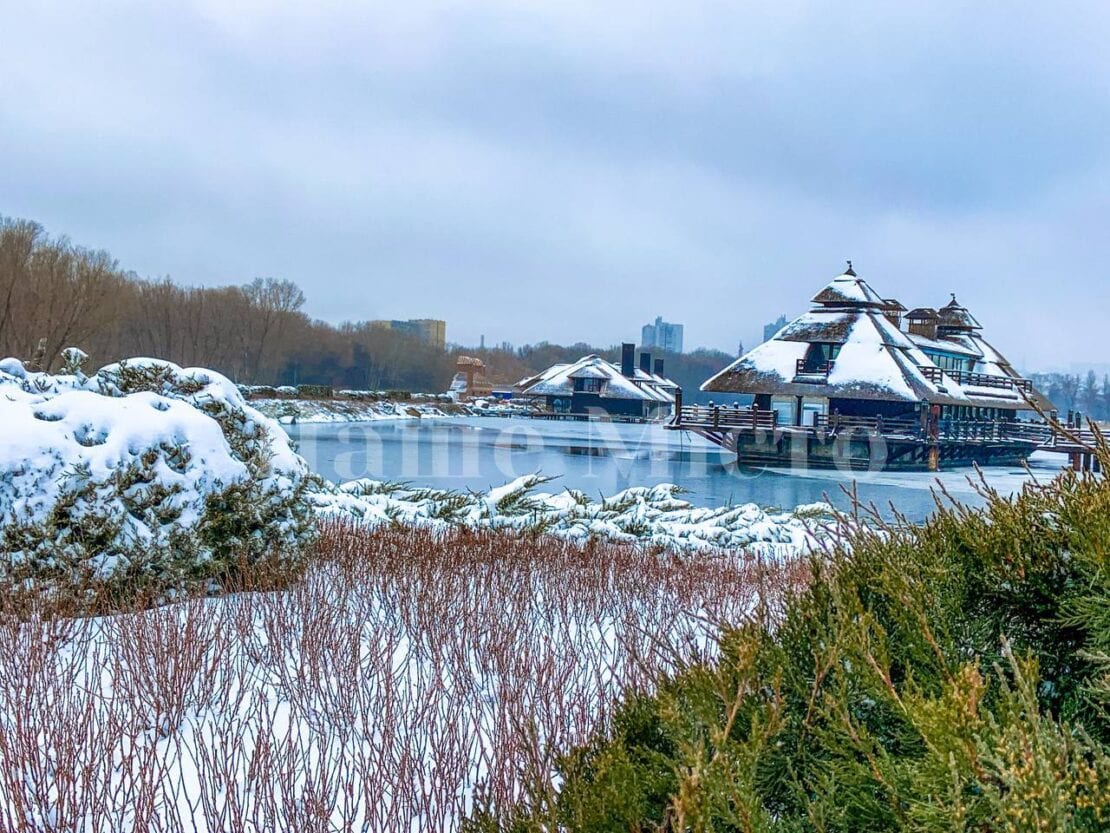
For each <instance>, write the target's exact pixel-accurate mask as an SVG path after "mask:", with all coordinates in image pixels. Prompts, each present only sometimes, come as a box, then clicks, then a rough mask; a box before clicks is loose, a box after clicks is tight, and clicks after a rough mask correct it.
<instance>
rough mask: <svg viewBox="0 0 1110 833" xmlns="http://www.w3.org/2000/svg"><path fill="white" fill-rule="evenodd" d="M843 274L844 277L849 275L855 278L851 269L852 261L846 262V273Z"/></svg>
mask: <svg viewBox="0 0 1110 833" xmlns="http://www.w3.org/2000/svg"><path fill="white" fill-rule="evenodd" d="M844 274H845V275H851V276H852V277H853V278H854V277H855V276H856V273H855V270H854V269H852V261H850V260H849V261H848V271H847V272H845V273H844Z"/></svg>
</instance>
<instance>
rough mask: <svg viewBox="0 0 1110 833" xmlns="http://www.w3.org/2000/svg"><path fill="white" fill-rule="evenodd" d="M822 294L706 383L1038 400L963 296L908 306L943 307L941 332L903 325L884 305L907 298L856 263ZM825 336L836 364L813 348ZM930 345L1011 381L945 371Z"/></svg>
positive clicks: (931, 398) (920, 397)
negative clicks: (885, 289)
mask: <svg viewBox="0 0 1110 833" xmlns="http://www.w3.org/2000/svg"><path fill="white" fill-rule="evenodd" d="M813 302H814V307H813V308H812V309H811V310H809V311H808V312H806V313H803V314H802V315H800V316H799V317H798V318H796V319H795V320H794V321H792V322H790V323H789V324H787V325H786V326H785V327H783V328H782V329H781V330H780V331H779V332H778V333H776V334H775V336H774V338H772V339H771V340H770V341H767V342H764V343H763V344H761V345H759V346H758V347H756V348H755V349H754V350H751V351H750V352H748V353H746V354H745V355H744V356H741V357H740V358H739V359H737V360H736V361H735V362H733V363H732V364H731V365H729V366H728V367H726V368H725V369H724V370H722V371H721V372H720V373H718V374H717V375H716V376H714V377H712V378H711V379H709V380H708V381H707V382H705V384H703V385H702V390H705V391H719V392H725V393H748V394H758V393H770V394H779V395H787V396H820V397H830V398H832V397H835V398H844V399H872V400H885V401H895V402H897V401H901V402H907V403H908V402H915V403H916V402H921V401H928V402H930V403H934V404H948V405H972V406H977V407H999V406H1001V407H1012V408H1026V407H1028V404H1027V403H1026V401H1025V397H1024V396H1023V394H1022V392H1021V391H1020V390H1019V386H1018V385H1016V384H1009V380H1010V379H1015V380H1016V379H1018V378H1019V377H1018V374H1017V373H1016V372H1015V371H1014V370H1013V368H1012V367H1011V366H1010V364H1009V362H1007V361H1006V360H1005V358H1004V357H1002V355H1001V354H999V353H998V351H997V350H995V349H994V348H993V347H991V346H990V345H989V344H988V343H987V342H986V341H984V340H983V339H982V337H981V336H980V335H979V333H978V330H979V329H980V327H979V322H978V321H976V320H975V318H974V316H972V315H971V313H969V312H968V311H967V309H966V308H964V307H962V306H961V305H960V304H959V303H958V302H957V301H956V300H955V297H953V299H952V301H951V303H949V305H948V306H946V307H944V308H943V309H942V310H941V311H940V312H939V313H937V312H934V311H933V310H931V309H928V308H918V309H915V310H913V312H911V313H909V315H907V318H919V319H924V318H933V317H934V316H935V318H936V320H937V323H938V324H939V325H940V327H941V333H942V334H941V335H940V336H938V337H936V338H927V337H925V336H921V335H917V334H910V333H906V332H903V331H902V330H901V329H899V327H898V326H897V325H896V324H895V323H893V322H892V321H891V320H890V319H889V318H887V317H886V315H885V314H884V312H889V311H892V310H894V311H900V310H904V309H905V307H903V306H902V305H901V304H900V303H899V302H897V301H895V300H893V299H885V300H884V299H883V298H882V296H881V295H879V294H878V293H877V292H875V290H874V289H872V288H871V287H870V286H869V285H868V284H867V282H866V281H864V280H863V279H862V278H860V277H858V276H857V275H856V274H855V273H854V272H853V271H852V270H851V269H849V270H848V271H847V272H845V273H844V274H843V275H839V276H838V277H836V278H834V279H833V281H832V282H831V283H829V284H828V286H826V287H825V288H824V289H822V290H821V291H820V292H819V293H817V295H815V296H814V298H813ZM815 344H816V345H827V347H826V348H822V349H824V350H827V351H828V352H829V354H832V353H835V358H834V359H833V361H832V362H831V363H830V364H829V365H828V366H826V365H825V362H823V361H821V360H820V359H819V358H817V359H815V356H814V353H813V352H812V351H811V345H815ZM813 349H814V350H815V349H817V348H813ZM930 353H933V354H936V353H950V354H953V355H955V356H962V357H964V358H965V359H966V360H968V361H969V362H970V363H971V365H972V368H973V370H972V374H983V375H987V376H992V377H998V379H999V380H1001V381H1000V382H999V381H997V380H996V379H988V380H985V381H984V380H982V379H981V378H979V376H977V375H969V374H962V375H961V374H957V373H955V372H954V371H945V370H943V369H942V368H941V366H940V365H938V364H937V363H936V362H934V360H933V358H932V357H931V356H930V355H929V354H930ZM972 382H975V383H974V384H973V383H972ZM992 383H993V384H992ZM1027 394H1028V395H1030V397H1031V398H1032V399H1033V400H1034V401H1036V402H1038V404H1039V405H1041V406H1042V407H1044V406H1046V405H1048V402H1047V400H1046V399H1044V397H1043V396H1041V395H1040V394H1039V393H1037V392H1036V391H1027ZM1049 407H1050V406H1049Z"/></svg>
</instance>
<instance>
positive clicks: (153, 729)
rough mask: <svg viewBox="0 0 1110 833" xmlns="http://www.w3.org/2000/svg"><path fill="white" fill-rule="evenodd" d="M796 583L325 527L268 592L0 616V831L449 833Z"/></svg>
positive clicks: (715, 567)
mask: <svg viewBox="0 0 1110 833" xmlns="http://www.w3.org/2000/svg"><path fill="white" fill-rule="evenodd" d="M803 571H804V568H803V567H801V566H799V565H793V566H787V567H782V566H775V567H765V566H762V565H760V564H758V563H756V562H754V561H746V560H744V559H741V558H738V557H706V556H698V557H684V558H679V557H672V556H666V555H663V556H659V555H652V556H647V555H644V554H643V553H642V552H639V551H637V550H635V549H632V548H627V547H619V546H612V545H595V546H587V547H580V546H577V545H574V544H570V543H566V542H562V541H557V540H554V539H549V538H539V539H535V540H524V539H521V538H518V537H514V536H512V535H510V534H505V533H475V532H467V531H463V530H459V531H455V532H451V533H449V534H440V535H436V534H433V533H430V532H428V531H422V530H418V529H390V530H380V531H376V532H368V531H365V530H358V529H355V528H351V527H345V526H342V525H332V526H327V527H325V528H324V530H323V535H322V538H321V543H320V546H319V549H318V552H317V554H316V555H315V557H314V558H313V559H312V560H311V562H310V563H309V564H308V566H307V567H306V568H305V569H304V571H303V573H302V574H301V575H299V576H297V577H296V580H295V581H293V582H292V583H290V584H288V586H286V587H284V588H283V589H272V588H273V586H274V584H275V580H274V577H273V576H272V575H270V576H267V575H265V574H261V575H260V574H253V575H248V577H247V579H246V581H248V582H249V583H250V586H244V587H243V588H242V589H241V590H240V592H236V593H231V594H228V595H225V596H222V597H220V598H217V599H211V598H209V599H205V598H193V599H186V600H182V601H180V602H177V603H174V604H171V605H164V606H160V607H153V608H149V609H141V610H140V609H135V610H131V611H124V612H120V613H117V614H115V615H111V616H103V617H98V618H81V617H74V616H66V615H59V611H58V610H57V609H56V607H55V608H53V609H51V610H46V609H39V610H37V611H36V610H28V609H26V608H22V609H19V610H12V609H9V610H6V611H4V612H3V617H2V621H0V656H3V658H4V659H3V661H2V662H0V828H2V830H4V831H18V830H43V831H45V830H51V831H54V830H67V831H69V830H72V831H78V830H80V831H86V830H87V831H123V830H152V831H159V830H166V831H193V830H212V831H215V830H220V831H225V830H227V831H233V830H234V831H238V830H246V831H272V830H297V831H313V830H321V831H324V830H356V829H358V830H362V829H366V830H373V831H392V830H405V831H410V830H417V829H418V830H436V831H439V830H453V829H457V828H458V825H459V822H460V821H461V818H462V817H463V816H464V815H465V814H466V813H468V812H469V811H470V810H471V809H472V807H473V804H474V802H475V801H476V800H480V801H482V802H483V803H484V804H487V805H488V806H490V807H492V808H493V810H494V811H495V812H496V810H497V808H498V807H505V806H507V805H508V804H509V803H510V802H511V801H512V800H513V799H514V798H515V797H516V796H518V794H519V790H520V788H521V785H522V784H524V783H550V773H551V768H552V756H553V754H555V753H557V752H558V751H559V750H562V749H568V748H570V747H572V746H574V745H577V744H581V743H583V742H585V741H586V740H587V739H588V738H589V737H590V736H591V735H592V734H593V733H594V732H595V731H597V730H598V729H599V728H600V727H602V726H603V725H604V721H605V720H606V719H607V715H608V714H609V712H610V709H611V707H612V706H613V705H614V703H615V701H616V698H617V697H618V696H619V695H620V694H621V693H622V692H623V691H625V690H627V689H637V688H641V689H650V688H651V686H652V684H653V681H654V679H655V678H656V675H657V674H659V673H660V672H661V671H668V670H673V669H674V668H675V666H676V665H678V664H680V663H683V662H686V661H689V660H691V659H694V658H695V657H698V656H699V655H703V654H704V653H705V652H708V651H711V650H712V645H713V644H714V641H713V636H714V634H715V632H716V626H715V625H714V624H713V623H714V622H718V621H722V620H728V621H733V622H735V621H738V620H739V619H741V618H742V617H744V616H745V615H748V614H750V613H751V612H752V611H753V610H754V609H755V608H757V607H758V606H759V605H760V603H761V600H762V601H764V602H768V601H770V602H773V601H774V600H778V599H781V598H782V596H783V595H784V592H785V591H786V590H788V589H789V588H791V587H795V586H797V583H798V582H799V581H801V579H802V577H803V575H802V574H803ZM286 578H288V576H283V577H282V579H283V580H284V579H286ZM259 588H261V589H259ZM62 612H64V611H62ZM537 776H539V777H538V778H537Z"/></svg>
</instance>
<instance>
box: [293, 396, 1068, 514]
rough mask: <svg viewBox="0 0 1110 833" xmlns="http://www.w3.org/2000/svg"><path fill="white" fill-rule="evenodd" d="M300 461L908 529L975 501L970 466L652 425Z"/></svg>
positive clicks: (296, 434) (415, 435) (574, 429)
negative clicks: (770, 456) (749, 457)
mask: <svg viewBox="0 0 1110 833" xmlns="http://www.w3.org/2000/svg"><path fill="white" fill-rule="evenodd" d="M285 428H286V430H287V431H288V432H289V434H290V436H291V437H292V438H293V439H294V440H295V441H296V442H297V444H298V446H299V449H300V453H301V454H302V455H303V456H304V457H305V459H306V460H308V462H309V463H310V465H312V467H313V468H314V469H315V470H316V471H317V472H319V473H320V474H321V475H323V476H324V477H326V478H328V479H329V480H332V481H335V482H341V481H344V480H353V479H356V478H359V477H370V478H373V479H375V480H404V481H408V482H410V483H413V484H418V485H427V486H435V487H443V488H450V489H459V490H465V489H472V490H479V489H487V488H489V487H490V486H496V485H500V484H502V483H504V482H506V481H508V480H512V479H514V478H516V477H519V476H521V475H524V474H530V473H533V472H536V471H539V472H542V473H543V474H547V475H556V476H558V478H559V479H558V480H556V481H555V482H553V483H551V484H549V486H548V489H550V490H556V489H560V488H564V487H570V488H575V489H581V490H582V491H585V492H589V493H590V494H593V495H597V494H605V495H609V494H612V493H614V492H617V491H620V490H621V489H625V488H628V487H629V486H650V485H654V484H657V483H677V484H679V485H680V486H682V487H684V488H685V489H687V490H688V491H689V493H690V494H689V495H688V496H687V497H688V499H689V500H691V502H693V503H695V504H697V505H701V506H720V505H724V504H727V503H748V502H753V503H757V504H759V505H760V506H775V507H780V508H792V507H794V506H797V505H799V504H803V503H813V502H815V501H819V500H825V499H828V500H829V501H830V502H832V503H833V504H834V505H836V506H839V507H841V508H846V507H847V506H848V505H849V504H850V501H849V500H848V498H847V497H846V495H845V494H844V492H843V490H842V489H843V488H851V487H852V484H853V483H855V484H856V488H857V490H858V494H859V497H860V499H861V500H863V501H864V502H866V503H875V504H876V505H879V506H880V507H883V508H885V507H888V506H889V505H890V504H893V505H894V506H895V507H896V508H897V509H898V510H899V511H900V512H902V513H903V514H905V515H907V516H908V517H909V518H911V519H912V520H921V519H923V518H925V517H926V516H927V515H929V514H930V512H931V511H932V510H933V508H934V505H935V504H934V501H933V496H932V491H931V490H932V489H933V488H934V487H935V486H936V485H937V482H938V480H939V481H940V482H941V483H943V484H944V486H945V488H946V489H947V490H948V491H949V492H950V493H951V494H952V495H954V496H956V497H958V498H960V499H961V500H963V501H965V502H968V503H973V504H978V503H981V502H982V501H981V500H980V499H979V497H978V496H977V495H976V493H975V490H974V489H973V488H972V486H971V484H970V483H969V482H968V476H969V475H974V471H973V470H971V469H963V470H953V471H946V472H942V473H941V474H939V475H933V474H925V473H906V472H894V473H883V472H839V471H835V470H820V469H811V470H789V469H769V468H740V467H737V466H736V465H735V463H734V462H732V461H731V459H730V457H731V455H727V454H725V453H724V452H723V451H721V450H720V449H718V448H717V447H716V446H713V445H711V444H710V443H708V442H706V441H704V440H702V439H701V438H700V437H694V436H691V435H687V434H684V433H682V432H677V431H665V430H664V429H663V428H662V426H659V425H623V424H613V423H588V422H548V421H544V420H532V419H498V418H493V417H474V418H465V419H464V418H451V419H421V420H397V421H385V420H383V421H375V422H349V423H320V424H312V423H302V424H300V425H291V426H285ZM1064 460H1065V458H1064V457H1063V456H1057V455H1041V454H1038V455H1035V456H1034V459H1033V461H1032V462H1031V466H1032V469H1033V472H1034V474H1035V476H1036V477H1038V478H1043V479H1048V478H1051V477H1052V476H1053V475H1054V474H1055V473H1056V472H1057V471H1059V469H1060V466H1061V465H1063V463H1064ZM987 478H988V482H989V483H990V484H991V485H992V486H994V487H995V488H998V489H999V490H1001V491H1014V490H1017V489H1019V488H1020V487H1021V485H1022V483H1024V482H1026V481H1027V480H1028V479H1029V474H1028V473H1027V472H1026V471H1025V470H1023V469H1019V468H1012V467H1007V468H995V469H988V470H987Z"/></svg>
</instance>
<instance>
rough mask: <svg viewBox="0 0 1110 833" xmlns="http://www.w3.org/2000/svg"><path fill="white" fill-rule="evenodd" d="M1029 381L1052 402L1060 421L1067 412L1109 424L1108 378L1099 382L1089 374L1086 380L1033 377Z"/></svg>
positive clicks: (1063, 376) (1064, 375)
mask: <svg viewBox="0 0 1110 833" xmlns="http://www.w3.org/2000/svg"><path fill="white" fill-rule="evenodd" d="M1030 378H1031V379H1032V380H1033V384H1034V385H1036V386H1037V389H1038V390H1039V391H1040V392H1041V393H1043V394H1044V395H1045V396H1047V397H1048V398H1049V399H1051V400H1052V403H1053V404H1054V405H1055V406H1056V408H1057V409H1058V410H1059V411H1060V415H1061V417H1063V416H1066V415H1067V412H1068V411H1078V412H1079V413H1081V414H1083V416H1084V417H1089V418H1091V419H1097V420H1101V421H1106V420H1110V375H1107V374H1103V376H1102V378H1101V379H1099V377H1098V375H1097V374H1096V373H1095V372H1094V371H1093V370H1089V371H1087V374H1086V375H1085V376H1081V375H1079V374H1075V375H1072V374H1068V373H1033V374H1031V375H1030Z"/></svg>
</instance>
